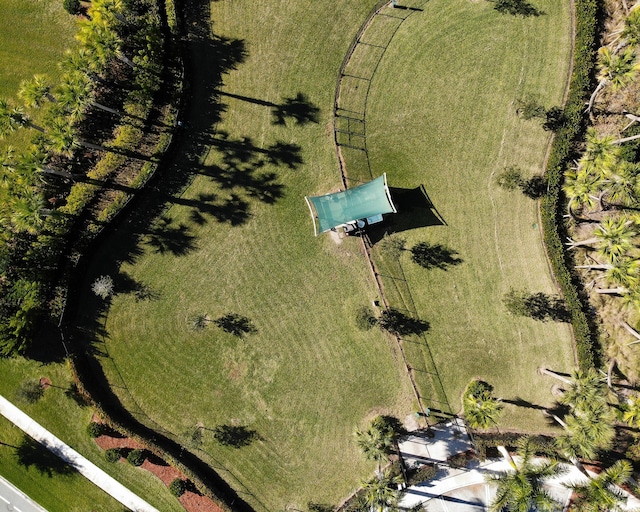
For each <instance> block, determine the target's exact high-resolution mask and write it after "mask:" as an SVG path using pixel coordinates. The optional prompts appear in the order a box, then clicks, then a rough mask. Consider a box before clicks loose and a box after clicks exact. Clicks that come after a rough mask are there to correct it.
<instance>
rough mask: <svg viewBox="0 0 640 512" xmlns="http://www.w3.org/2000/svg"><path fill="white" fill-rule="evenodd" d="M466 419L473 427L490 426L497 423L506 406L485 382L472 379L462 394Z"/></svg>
mask: <svg viewBox="0 0 640 512" xmlns="http://www.w3.org/2000/svg"><path fill="white" fill-rule="evenodd" d="M462 405H463V408H464V419H465V421H466V422H467V423H468V424H469V426H470V427H471V428H489V427H490V426H492V425H496V424H497V422H498V418H499V417H500V414H501V413H502V410H503V409H504V406H503V405H502V403H500V401H499V400H498V399H496V398H495V397H494V396H493V393H492V388H491V387H490V386H489V385H488V384H486V383H485V382H482V381H479V380H475V379H474V380H472V381H471V382H470V383H469V384H468V385H467V388H466V389H465V392H464V395H463V396H462Z"/></svg>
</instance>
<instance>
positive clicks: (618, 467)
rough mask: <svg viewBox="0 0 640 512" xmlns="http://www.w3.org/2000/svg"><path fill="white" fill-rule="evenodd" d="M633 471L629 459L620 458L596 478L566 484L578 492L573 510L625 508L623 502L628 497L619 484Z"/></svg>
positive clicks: (605, 511)
mask: <svg viewBox="0 0 640 512" xmlns="http://www.w3.org/2000/svg"><path fill="white" fill-rule="evenodd" d="M631 471H632V468H631V464H629V462H628V461H626V460H619V461H617V462H616V463H615V464H614V465H613V466H611V467H609V468H607V469H605V470H604V471H603V472H602V473H600V474H599V475H598V476H596V477H595V478H594V477H589V479H588V481H587V482H584V483H572V484H565V485H566V487H568V488H569V489H573V492H574V493H575V494H576V497H575V498H574V500H573V506H572V507H571V510H577V511H578V512H612V511H619V510H623V509H622V504H623V503H625V502H626V500H627V498H626V496H625V494H624V492H623V491H622V489H621V488H620V487H619V486H620V485H623V484H624V483H626V482H627V481H628V480H629V477H630V476H631Z"/></svg>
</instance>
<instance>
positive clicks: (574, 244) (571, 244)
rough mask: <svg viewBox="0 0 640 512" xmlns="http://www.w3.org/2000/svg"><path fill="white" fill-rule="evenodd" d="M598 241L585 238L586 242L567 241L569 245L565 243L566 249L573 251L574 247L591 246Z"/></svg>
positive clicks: (597, 239)
mask: <svg viewBox="0 0 640 512" xmlns="http://www.w3.org/2000/svg"><path fill="white" fill-rule="evenodd" d="M599 241H600V239H599V238H596V237H594V238H587V239H586V240H580V241H578V242H574V241H573V240H571V239H569V243H567V248H568V249H575V248H576V247H582V246H583V245H593V244H595V243H598V242H599Z"/></svg>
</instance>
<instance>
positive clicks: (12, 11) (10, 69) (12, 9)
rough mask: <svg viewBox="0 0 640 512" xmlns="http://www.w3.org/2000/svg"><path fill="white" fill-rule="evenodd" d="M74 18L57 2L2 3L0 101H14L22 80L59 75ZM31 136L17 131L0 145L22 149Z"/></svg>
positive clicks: (23, 0) (11, 0)
mask: <svg viewBox="0 0 640 512" xmlns="http://www.w3.org/2000/svg"><path fill="white" fill-rule="evenodd" d="M75 32H76V17H75V16H72V15H70V14H69V13H67V12H66V11H65V10H64V8H63V7H62V2H61V1H58V0H3V1H2V16H0V63H2V64H1V65H0V98H5V99H10V100H12V101H14V103H15V104H18V105H19V104H21V103H20V100H19V99H18V98H17V93H18V89H19V87H20V82H22V80H26V79H29V78H31V77H33V75H34V74H45V75H47V76H48V77H49V78H50V79H55V78H56V77H57V76H58V75H59V70H58V62H59V61H60V59H61V58H62V55H63V54H64V51H65V50H66V49H67V48H71V47H72V46H73V45H74V44H75V41H74V35H75ZM34 133H35V132H33V131H32V130H21V131H20V132H17V133H16V134H13V135H11V136H9V137H7V138H6V139H5V140H3V141H1V142H0V144H2V146H4V145H5V144H12V145H14V146H16V147H17V148H20V147H23V146H26V145H27V144H28V143H29V140H30V138H31V137H32V136H33V134H34Z"/></svg>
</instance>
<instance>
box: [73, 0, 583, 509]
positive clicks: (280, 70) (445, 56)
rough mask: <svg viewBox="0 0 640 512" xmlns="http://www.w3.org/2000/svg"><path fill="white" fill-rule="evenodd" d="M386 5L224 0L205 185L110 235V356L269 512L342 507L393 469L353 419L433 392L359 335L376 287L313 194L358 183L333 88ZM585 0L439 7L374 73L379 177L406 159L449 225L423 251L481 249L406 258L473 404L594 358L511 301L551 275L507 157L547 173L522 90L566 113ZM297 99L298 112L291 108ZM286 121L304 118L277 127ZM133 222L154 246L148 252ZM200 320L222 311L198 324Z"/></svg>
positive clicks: (150, 406)
mask: <svg viewBox="0 0 640 512" xmlns="http://www.w3.org/2000/svg"><path fill="white" fill-rule="evenodd" d="M547 3H548V5H547ZM372 4H373V2H367V3H362V2H356V1H351V0H349V1H344V2H340V3H338V4H336V3H335V2H328V1H315V2H310V1H309V2H295V3H291V2H281V1H276V0H261V1H258V2H253V3H251V4H250V5H249V4H241V3H229V2H213V3H212V4H211V9H212V12H211V20H212V28H213V32H214V33H215V34H216V37H215V38H214V39H213V40H203V39H202V38H200V39H195V40H194V41H193V43H192V45H191V51H192V54H193V57H194V59H195V62H196V64H197V65H196V66H194V73H195V75H194V80H193V84H192V86H193V89H192V94H191V96H192V104H191V106H190V107H191V108H190V111H189V115H188V120H189V125H188V127H187V128H186V129H185V132H184V138H183V140H182V144H181V145H180V146H179V147H178V148H177V149H176V152H175V154H176V157H175V163H174V166H173V168H172V169H171V172H172V173H173V174H175V175H181V174H189V173H192V174H193V175H194V179H193V181H192V183H191V185H190V186H189V187H188V188H187V190H186V191H185V192H184V194H182V195H177V196H176V195H174V196H169V197H167V198H166V199H167V201H168V202H167V205H168V208H167V209H166V210H165V212H164V215H163V218H162V220H159V221H156V222H154V223H148V224H146V225H143V226H140V225H139V224H138V225H134V224H133V223H131V224H124V225H122V226H121V227H120V228H119V229H118V230H117V231H116V232H115V233H114V234H113V236H111V237H110V238H109V239H107V240H106V241H105V243H104V244H103V246H102V247H101V248H100V249H99V250H98V251H97V256H96V258H95V259H94V261H93V262H92V265H91V268H90V271H89V274H88V277H87V281H86V283H85V287H84V292H83V295H82V297H81V303H82V304H83V305H84V306H85V308H84V309H83V315H84V324H85V326H87V327H93V328H94V330H95V325H93V326H91V324H90V323H91V322H93V321H96V320H97V322H98V325H100V326H102V325H103V326H104V333H102V334H101V335H100V336H98V338H97V341H96V345H95V348H96V350H97V352H98V353H102V354H103V355H102V356H101V362H102V364H103V368H104V371H105V373H106V376H107V378H108V380H109V383H110V384H111V386H112V388H113V390H114V391H115V392H116V393H117V394H118V396H119V397H120V399H121V400H122V402H123V403H124V404H125V405H126V406H127V407H128V408H129V409H130V410H131V411H132V412H133V413H134V414H135V415H136V416H137V417H138V418H139V419H140V421H143V422H144V423H146V424H149V425H151V426H154V427H156V428H158V429H159V430H162V431H163V432H166V433H168V434H169V435H172V436H174V437H175V438H176V439H178V440H179V441H180V442H182V443H183V444H184V445H185V446H186V447H187V448H189V449H191V450H194V451H195V452H197V453H199V454H200V455H201V456H202V457H203V459H204V460H206V461H207V462H209V463H210V464H211V465H212V466H213V467H215V468H216V469H217V470H218V471H220V473H221V474H222V476H224V477H225V478H226V479H227V480H228V481H229V482H230V484H231V485H233V486H234V487H235V488H236V489H237V490H238V491H239V492H240V495H241V496H242V498H243V499H246V500H247V501H249V502H250V503H251V504H252V505H254V506H255V507H256V508H258V509H259V510H278V509H283V508H285V507H292V508H296V509H303V508H304V507H305V506H306V504H307V502H309V501H314V502H322V503H331V504H336V503H337V502H338V501H339V500H340V499H341V498H343V497H345V496H346V495H348V494H349V492H350V491H351V490H353V489H354V488H355V487H357V486H358V485H359V482H360V481H361V480H362V479H363V478H365V477H367V476H370V475H371V471H372V469H373V465H372V464H371V463H366V462H365V461H364V460H363V458H362V456H361V455H360V454H359V453H358V451H357V449H356V446H355V443H354V441H353V436H352V433H353V430H354V428H355V427H356V426H362V425H364V422H365V420H366V418H370V417H371V416H372V415H373V414H375V413H377V412H384V413H389V414H396V415H398V416H400V417H402V416H403V415H406V414H409V413H411V411H412V408H413V407H414V406H415V404H414V403H413V401H412V395H411V392H410V389H409V387H408V384H407V379H406V377H405V375H404V372H403V369H402V368H401V366H400V364H399V357H398V355H397V354H395V352H394V351H393V348H392V345H390V344H389V341H388V340H387V339H386V338H385V337H384V336H382V335H381V334H380V332H379V331H377V330H372V331H368V332H362V331H358V330H357V329H356V326H355V322H354V313H355V310H356V308H357V307H359V306H362V305H366V304H370V303H371V301H372V300H374V299H377V298H378V297H377V296H376V290H375V287H374V284H373V282H372V280H371V276H370V274H369V272H368V269H367V267H366V264H365V260H364V258H363V255H362V254H360V252H359V245H358V243H356V241H355V240H353V239H345V240H343V241H342V243H341V244H337V243H336V242H335V241H334V240H333V239H332V238H331V237H329V236H326V235H325V236H322V237H320V238H314V237H313V236H312V225H311V219H310V218H309V214H308V211H307V209H306V206H305V204H304V200H303V197H304V196H305V195H308V194H311V195H313V194H320V193H324V192H329V191H335V190H337V189H339V187H340V180H339V172H338V167H337V161H336V157H335V149H334V147H333V134H332V126H331V121H332V108H333V94H334V91H335V83H336V77H337V72H338V68H339V65H340V62H341V61H342V58H343V57H344V54H345V52H346V50H347V48H348V46H349V43H350V41H351V39H352V37H353V35H354V34H355V33H356V31H357V30H358V28H359V26H360V24H361V23H362V22H363V20H364V18H365V16H366V13H367V12H368V10H369V9H370V8H371V6H372ZM565 4H566V3H565ZM565 4H563V6H559V7H556V6H555V5H553V4H552V3H551V2H545V5H544V6H540V7H541V8H542V9H543V10H546V14H545V15H544V16H540V17H538V18H535V19H533V18H529V19H521V18H508V17H501V16H500V15H498V14H497V13H495V12H494V11H493V10H492V8H491V6H492V4H491V3H488V2H487V3H485V2H467V1H463V0H459V1H453V2H442V1H440V0H431V1H430V2H427V3H426V4H425V5H424V7H423V8H424V10H423V11H421V12H417V13H416V14H415V15H414V16H411V17H410V18H409V19H408V20H407V22H406V23H405V24H403V26H402V27H401V29H400V30H399V31H398V33H397V35H396V37H395V38H394V40H393V42H392V44H391V45H390V47H389V48H388V50H387V54H386V55H385V57H384V60H383V61H382V62H381V65H380V68H379V70H378V73H377V74H376V77H375V79H374V81H373V84H372V89H371V95H370V98H369V104H368V107H369V110H368V117H367V123H368V132H367V133H368V141H367V143H368V147H369V148H370V151H371V162H372V164H373V166H374V169H375V171H376V174H380V173H382V172H383V171H387V172H388V177H389V182H390V184H391V186H392V187H401V188H402V187H404V188H415V187H416V186H418V185H419V184H421V183H423V184H424V185H425V186H426V188H427V190H428V191H429V194H430V196H431V198H432V200H433V202H434V204H435V206H436V207H437V208H438V210H439V212H440V213H441V215H442V216H443V217H444V219H445V220H446V222H447V225H446V226H438V227H430V228H426V227H425V228H420V229H416V230H415V231H410V232H406V233H404V235H405V236H406V237H407V239H408V244H409V246H411V245H412V244H413V243H415V242H418V241H423V240H427V241H431V242H438V243H443V244H446V245H447V246H450V247H451V248H452V249H454V250H456V251H458V253H459V256H460V258H462V260H463V263H462V264H461V265H459V266H456V267H455V268H452V269H450V270H449V271H447V272H444V271H439V270H433V271H430V272H427V271H425V270H424V269H421V268H418V267H415V266H412V264H410V263H409V261H408V255H406V254H405V255H403V256H402V259H403V263H404V267H405V271H406V274H407V280H408V281H409V283H410V286H411V290H412V294H413V297H414V299H415V303H416V307H417V309H418V311H419V313H420V315H421V316H423V317H424V319H425V320H428V321H429V322H430V324H431V329H430V331H429V333H428V334H427V339H428V340H429V343H430V346H431V347H432V349H433V353H434V358H435V360H436V363H437V366H438V370H439V372H440V375H441V376H442V378H443V381H444V387H445V391H446V394H447V396H448V397H449V400H450V402H451V403H452V404H453V406H455V405H456V404H459V394H460V393H461V392H462V389H463V388H464V386H465V385H466V383H467V382H468V380H469V379H470V378H471V377H473V376H478V377H482V378H485V379H486V380H488V381H489V382H491V383H492V384H494V385H495V387H496V391H497V394H498V395H501V396H503V397H505V398H514V397H516V396H517V397H521V398H523V399H524V400H530V401H531V402H533V403H535V404H540V403H546V402H548V401H550V398H551V397H550V395H548V389H549V387H550V385H548V384H547V383H545V382H544V381H542V380H540V379H541V378H539V377H537V376H536V374H535V367H536V366H537V365H541V364H546V365H549V366H551V367H553V368H555V369H559V370H568V369H569V368H570V367H571V364H572V356H571V346H570V342H569V330H568V328H567V327H566V326H564V325H557V324H541V323H534V322H531V321H528V320H524V319H513V318H510V317H508V316H507V315H506V312H505V311H504V308H503V307H502V303H501V297H502V294H503V293H504V292H505V291H507V290H508V289H509V287H510V286H514V287H523V288H530V289H531V290H532V291H546V292H551V291H553V287H552V282H551V278H550V276H549V273H548V270H547V269H546V263H545V259H544V253H543V251H542V247H541V246H540V233H539V231H538V228H537V226H536V223H537V217H536V207H535V204H534V203H533V202H531V201H529V200H526V199H524V198H523V197H520V196H518V195H516V194H508V193H506V192H504V191H502V190H498V189H497V188H496V187H495V186H494V185H493V181H492V175H493V174H495V173H496V172H499V171H500V170H502V168H503V167H504V166H505V165H509V164H518V165H520V166H522V167H523V168H525V169H526V171H527V172H531V173H533V172H534V171H535V170H536V169H539V168H540V166H541V165H542V160H543V157H544V151H545V144H546V141H547V137H548V134H546V133H544V132H543V131H542V130H541V129H540V128H539V126H536V125H534V124H533V123H529V124H526V123H523V122H520V121H519V120H518V119H517V118H516V117H515V114H514V110H513V101H514V99H515V98H517V97H519V95H520V94H524V93H526V92H536V93H538V94H539V95H540V96H541V98H543V99H545V100H548V101H549V104H548V105H547V106H550V104H551V103H553V104H555V103H559V101H560V97H561V93H562V90H563V85H564V79H565V75H566V72H567V62H568V57H569V54H568V47H569V46H568V45H569V19H570V17H569V11H568V5H565ZM205 12H206V9H205ZM195 25H196V26H197V25H198V23H197V22H196V23H195ZM203 33H206V31H203ZM242 49H244V50H245V52H246V54H245V56H244V58H238V57H239V56H240V55H242V53H243V52H242V51H240V50H242ZM214 57H215V60H212V59H213V58H214ZM221 62H222V63H225V64H226V65H227V69H226V71H225V72H224V73H222V75H221V76H218V75H217V71H216V66H219V65H220V63H221ZM514 70H515V71H514ZM214 86H219V88H218V89H217V90H216V89H214ZM296 97H298V98H302V99H303V101H302V105H298V107H299V108H298V110H296V111H295V113H296V114H298V115H300V114H303V115H301V116H300V118H301V119H302V122H299V123H298V122H296V121H295V116H294V115H291V114H292V111H291V110H289V111H287V110H286V108H284V109H283V106H284V107H286V106H287V104H289V105H291V102H289V103H287V99H289V100H290V99H293V98H296ZM216 98H217V101H218V103H216V101H214V100H215V99H216ZM315 109H318V110H317V111H316V110H315ZM274 112H276V113H278V112H279V113H280V114H282V113H283V112H284V113H285V116H284V123H280V124H277V123H275V124H274V121H276V120H277V116H274ZM218 116H219V118H218ZM161 185H162V184H160V185H159V186H158V187H157V188H158V190H159V191H161V190H162V186H161ZM135 234H138V235H141V239H140V240H141V242H140V244H137V245H136V244H132V243H131V240H132V237H133V236H134V235H135ZM105 273H108V274H112V275H113V276H114V278H115V280H116V291H117V292H118V293H117V294H116V295H115V296H114V297H113V298H112V300H111V302H110V308H109V309H108V311H107V312H106V313H105V315H104V316H100V315H96V314H95V312H96V311H97V310H98V309H99V304H98V301H97V299H96V298H95V297H92V296H91V293H90V291H89V288H90V284H91V282H92V280H93V279H95V278H96V277H97V276H99V275H102V274H105ZM135 289H138V290H144V291H145V293H143V294H138V296H137V297H136V294H135V293H133V291H134V290H135ZM228 313H233V314H237V315H241V316H242V317H244V318H246V319H248V321H249V322H250V323H251V325H252V326H253V328H254V331H255V332H251V333H248V334H246V335H245V336H244V337H242V338H240V337H235V336H232V335H230V334H228V333H225V332H224V331H222V330H221V329H220V328H219V327H217V326H216V325H215V324H214V323H213V322H212V320H215V319H217V318H220V317H221V316H223V315H226V314H228ZM197 315H201V316H204V315H206V317H205V319H206V321H205V324H207V325H206V326H205V327H204V328H203V329H202V330H200V331H196V330H194V329H193V328H192V323H193V322H192V321H193V319H194V318H195V317H196V316H197ZM416 354H417V355H420V354H421V352H420V351H419V350H418V351H417V352H416ZM416 367H417V366H416ZM537 414H538V415H539V413H537ZM538 417H539V416H537V415H535V414H533V413H532V412H530V411H529V410H527V409H522V410H520V409H518V410H516V409H515V408H512V409H510V410H509V411H508V412H507V415H506V417H505V424H507V425H509V426H514V427H527V428H532V426H534V425H535V426H536V427H543V426H544V425H543V422H542V421H540V420H538V419H537V418H538ZM221 424H230V425H237V426H244V427H246V428H247V429H250V430H253V431H255V433H256V436H257V437H256V438H255V439H254V440H253V442H252V443H251V444H250V445H249V446H244V447H242V448H231V447H222V446H219V445H218V444H217V443H216V442H215V440H214V439H213V433H212V431H211V430H212V429H214V428H215V427H216V426H217V425H221Z"/></svg>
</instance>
